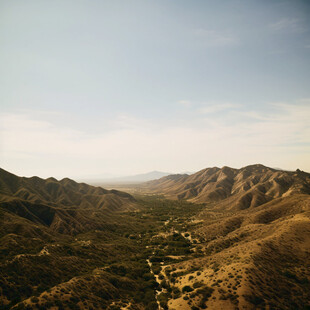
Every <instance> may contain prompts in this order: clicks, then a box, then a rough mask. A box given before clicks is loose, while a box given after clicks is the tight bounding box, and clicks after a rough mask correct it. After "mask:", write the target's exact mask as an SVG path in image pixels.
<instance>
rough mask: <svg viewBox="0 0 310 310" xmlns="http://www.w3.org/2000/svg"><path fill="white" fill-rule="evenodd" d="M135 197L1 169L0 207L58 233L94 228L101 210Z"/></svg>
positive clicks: (118, 207) (127, 203)
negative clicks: (29, 176)
mask: <svg viewBox="0 0 310 310" xmlns="http://www.w3.org/2000/svg"><path fill="white" fill-rule="evenodd" d="M134 206H135V199H134V198H133V197H132V196H131V195H129V194H127V193H124V192H120V191H116V190H105V189H103V188H101V187H94V186H90V185H87V184H85V183H77V182H75V181H73V180H70V179H68V178H66V179H63V180H61V181H57V180H56V179H54V178H48V179H46V180H44V179H41V178H38V177H31V178H25V177H18V176H16V175H14V174H11V173H9V172H7V171H5V170H3V169H0V208H2V210H3V211H5V212H10V213H11V214H15V215H17V216H19V217H22V218H25V219H28V220H30V221H32V222H34V223H37V224H43V225H45V226H48V227H49V228H51V229H52V230H55V231H57V232H61V233H73V232H77V231H83V230H85V229H89V228H91V227H92V228H96V225H97V224H98V223H97V221H96V213H98V212H99V211H100V210H102V211H105V212H110V211H114V210H128V209H131V208H133V207H134Z"/></svg>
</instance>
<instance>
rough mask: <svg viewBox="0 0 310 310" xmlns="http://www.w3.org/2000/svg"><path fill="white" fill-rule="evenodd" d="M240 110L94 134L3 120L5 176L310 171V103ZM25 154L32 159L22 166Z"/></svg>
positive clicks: (126, 122)
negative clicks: (245, 168)
mask: <svg viewBox="0 0 310 310" xmlns="http://www.w3.org/2000/svg"><path fill="white" fill-rule="evenodd" d="M304 100H306V99H304ZM235 106H236V105H235V104H230V103H226V104H222V105H218V106H217V108H215V107H213V111H215V109H217V111H219V109H227V108H228V109H232V110H231V112H230V113H219V114H212V117H211V118H210V117H208V118H205V116H204V114H196V116H195V117H194V118H192V117H193V115H191V118H190V121H187V122H186V125H183V126H180V125H176V124H173V123H170V122H168V123H164V122H163V123H161V124H158V123H157V124H151V123H150V122H148V121H147V120H145V119H141V120H139V119H137V118H135V117H132V118H131V117H129V116H126V117H120V118H118V119H115V123H114V124H112V123H111V125H110V126H111V127H110V128H109V129H108V130H105V131H101V132H97V133H96V134H87V133H86V132H83V131H76V130H72V129H70V128H65V127H60V126H57V125H55V124H54V123H52V122H50V121H45V120H42V121H40V122H38V121H36V120H34V119H32V118H31V115H30V114H27V115H16V114H2V115H0V121H1V124H2V128H1V153H0V157H1V162H2V165H3V167H4V168H7V169H9V168H10V167H17V168H18V167H19V166H20V169H21V170H22V171H25V169H29V171H30V172H29V173H31V174H35V173H38V174H39V173H42V171H44V176H46V177H47V176H50V175H54V176H56V177H57V176H60V177H63V176H66V175H67V176H77V175H86V174H95V173H97V174H98V173H100V171H105V172H106V173H114V174H130V173H135V172H137V171H138V172H143V171H148V170H152V169H153V170H154V169H157V170H167V169H168V168H170V170H172V171H183V170H184V169H187V170H191V171H195V170H198V169H201V168H203V167H206V166H210V165H212V166H213V165H215V164H216V165H231V166H242V165H245V164H246V163H247V161H248V160H249V158H251V161H257V162H264V163H266V164H268V163H269V165H281V166H283V167H284V168H286V169H294V168H295V169H296V167H294V166H288V164H287V163H294V162H295V163H296V165H298V166H300V168H301V169H304V170H306V171H310V166H309V160H308V158H309V156H310V124H309V119H310V106H309V105H308V104H307V102H303V103H300V104H287V103H272V104H270V107H269V112H268V113H266V112H264V113H262V112H260V111H252V112H250V111H248V112H244V111H241V110H240V109H234V107H235ZM209 108H210V107H209ZM210 109H211V108H210ZM210 109H209V111H208V112H210V111H211V110H210ZM120 122H123V125H122V126H121V124H120ZM117 123H118V125H117ZM198 123H199V126H198V125H197V124H198ZM23 154H27V157H25V159H24V160H23V161H21V160H20V159H21V158H22V157H23V156H24V155H23ZM21 155H23V156H21ZM293 159H295V161H293ZM206 160H207V161H206ZM25 167H26V168H25ZM17 168H16V169H17ZM168 170H169V169H168ZM13 172H14V171H13Z"/></svg>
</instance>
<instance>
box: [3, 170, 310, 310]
mask: <svg viewBox="0 0 310 310" xmlns="http://www.w3.org/2000/svg"><path fill="white" fill-rule="evenodd" d="M251 169H252V168H251ZM248 177H249V175H247V178H248ZM253 177H254V176H253ZM165 178H167V177H164V178H163V179H165ZM218 178H219V182H220V184H223V174H221V173H219V175H218ZM237 178H238V176H237ZM307 178H308V175H307V174H306V175H305V174H302V179H301V180H300V179H296V180H295V181H293V183H294V182H295V183H294V184H303V187H301V186H295V188H296V191H295V192H294V193H293V194H290V195H284V196H283V195H282V194H281V195H278V194H275V193H274V196H275V197H274V198H271V196H270V195H269V194H268V195H269V199H268V201H267V202H265V201H264V200H262V201H261V204H259V203H257V205H255V207H254V206H253V205H252V206H251V203H250V204H249V206H248V207H247V208H237V207H231V208H225V204H226V202H225V201H224V202H223V200H220V201H218V202H217V201H210V200H208V201H204V202H193V201H190V199H188V200H185V199H180V198H179V199H175V198H174V197H169V195H166V194H165V193H164V192H162V193H161V194H159V193H158V194H155V193H149V192H148V193H146V192H144V187H143V186H144V185H143V184H142V185H141V187H140V190H138V189H136V191H135V194H134V195H130V194H127V193H123V192H120V191H116V190H113V191H107V190H103V189H101V188H97V187H92V186H89V185H86V184H81V183H75V182H74V181H72V180H65V181H60V182H59V181H57V180H42V179H36V180H35V181H36V186H33V182H34V180H33V179H31V180H30V179H27V178H20V177H17V176H14V175H12V174H9V173H7V172H3V171H1V187H0V192H1V196H0V197H1V199H0V221H1V225H0V305H1V308H3V309H110V310H112V309H132V310H135V309H137V310H139V309H141V310H142V309H150V310H152V309H154V310H155V309H170V310H172V309H175V310H177V309H189V310H197V309H233V310H237V309H240V310H241V309H308V308H309V307H310V304H309V300H310V295H309V292H310V290H309V288H310V272H309V270H310V246H309V245H310V195H308V194H307V193H306V192H305V191H306V190H307V188H308V187H307V182H308V181H307V180H308V179H307ZM256 180H258V177H256ZM51 181H52V183H53V186H51V185H50V182H51ZM212 182H213V183H215V182H216V180H215V179H214V178H212ZM265 182H267V181H265ZM289 182H291V181H287V183H286V185H285V189H286V191H287V189H288V188H290V187H289V186H288V185H289ZM258 183H260V182H257V183H256V184H254V185H253V186H256V192H255V194H256V195H259V196H261V195H265V194H264V190H263V187H264V186H265V187H266V188H267V187H268V186H269V187H268V188H270V185H268V186H267V185H266V184H267V183H265V185H264V186H262V185H261V186H260V190H261V193H258V192H257V186H258V185H259V184H258ZM279 183H281V181H280V182H279ZM224 184H227V182H226V181H225V180H224ZM268 184H269V183H268ZM271 184H272V183H271ZM147 186H149V185H147ZM205 186H207V187H210V188H211V189H212V190H214V188H216V189H217V191H219V192H221V191H222V190H221V189H219V187H216V184H213V185H212V187H211V186H210V185H208V182H206V185H205ZM230 186H231V185H230ZM21 188H23V190H21ZM55 188H56V189H57V190H55ZM299 189H301V190H299ZM148 190H149V188H148ZM246 191H250V192H253V188H251V187H250V188H248V189H246ZM280 191H281V192H282V193H283V192H285V191H284V190H283V189H281V190H280ZM232 192H233V191H232ZM246 194H247V193H245V195H246ZM238 195H242V196H243V194H240V192H239V194H238ZM106 196H107V197H106ZM238 197H240V196H238ZM173 198H174V199H173ZM225 199H227V196H225V197H224V200H225ZM228 199H230V201H234V200H233V199H232V198H230V197H229V196H228Z"/></svg>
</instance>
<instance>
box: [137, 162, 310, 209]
mask: <svg viewBox="0 0 310 310" xmlns="http://www.w3.org/2000/svg"><path fill="white" fill-rule="evenodd" d="M142 189H143V190H144V191H147V192H152V193H161V194H164V195H166V196H167V197H169V198H173V199H186V200H189V201H192V202H196V203H206V202H207V203H216V204H217V207H218V208H225V209H227V208H228V209H235V210H237V209H239V210H241V209H246V208H250V207H257V206H259V205H262V204H264V203H266V202H268V201H271V200H272V199H275V198H278V197H285V196H289V195H292V194H310V174H308V173H305V172H302V171H299V170H297V171H296V172H288V171H280V170H275V169H272V168H268V167H265V166H263V165H251V166H247V167H244V168H241V169H233V168H229V167H223V168H221V169H220V168H216V167H214V168H207V169H203V170H201V171H198V172H197V173H195V174H192V175H171V176H167V177H163V178H161V179H159V180H155V181H150V182H147V183H144V184H143V186H142Z"/></svg>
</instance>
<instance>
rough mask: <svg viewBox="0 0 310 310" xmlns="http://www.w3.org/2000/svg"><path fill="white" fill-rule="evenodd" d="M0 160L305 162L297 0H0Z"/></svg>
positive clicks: (85, 170)
mask: <svg viewBox="0 0 310 310" xmlns="http://www.w3.org/2000/svg"><path fill="white" fill-rule="evenodd" d="M0 72H1V74H0V105H1V110H0V126H1V127H0V166H1V167H2V168H4V169H7V170H9V171H11V172H13V173H16V174H18V175H26V176H31V175H39V176H41V177H48V176H55V177H57V178H62V177H65V176H69V177H73V178H74V177H75V178H79V177H89V176H94V177H95V176H101V175H106V176H111V175H130V174H136V173H142V172H147V171H151V170H161V171H168V172H182V171H197V170H200V169H202V168H205V167H210V166H219V167H221V166H223V165H227V166H232V167H237V168H238V167H242V166H245V165H248V164H253V163H262V164H265V165H267V166H271V167H280V168H283V169H292V170H293V169H294V170H295V169H296V168H300V169H302V170H306V171H310V1H298V0H294V1H291V0H290V1H272V0H265V1H264V0H257V1H251V0H244V1H241V0H239V1H238V0H230V1H218V0H215V1H207V0H204V1H198V0H196V1H195V0H186V1H183V0H166V1H162V0H153V1H151V0H149V1H148V0H141V1H136V0H123V1H117V0H111V1H104V0H97V1H96V0H93V1H86V0H84V1H79V0H72V1H70V0H60V1H57V0H53V1H51V0H48V1H44V0H37V1H34V0H27V1H25V0H19V1H18V0H15V1H9V0H6V1H4V0H0Z"/></svg>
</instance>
